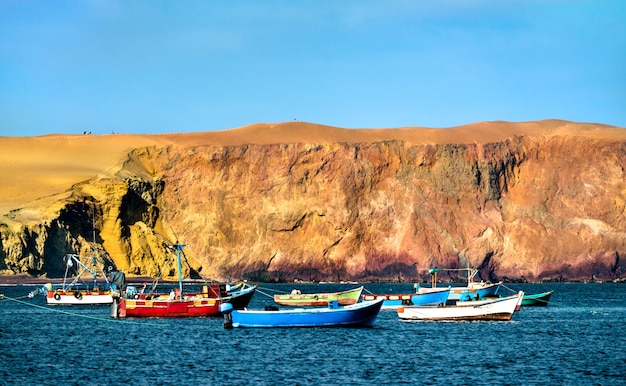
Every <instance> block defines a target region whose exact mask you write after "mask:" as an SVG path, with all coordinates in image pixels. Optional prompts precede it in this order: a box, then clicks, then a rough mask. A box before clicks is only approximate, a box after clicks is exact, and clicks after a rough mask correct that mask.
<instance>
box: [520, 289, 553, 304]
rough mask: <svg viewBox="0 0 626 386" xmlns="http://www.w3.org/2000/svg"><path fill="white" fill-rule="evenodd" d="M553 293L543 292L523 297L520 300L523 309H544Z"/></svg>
mask: <svg viewBox="0 0 626 386" xmlns="http://www.w3.org/2000/svg"><path fill="white" fill-rule="evenodd" d="M552 292H553V291H548V292H543V293H540V294H530V295H524V298H523V299H522V306H523V307H546V306H547V305H548V302H549V301H550V296H552Z"/></svg>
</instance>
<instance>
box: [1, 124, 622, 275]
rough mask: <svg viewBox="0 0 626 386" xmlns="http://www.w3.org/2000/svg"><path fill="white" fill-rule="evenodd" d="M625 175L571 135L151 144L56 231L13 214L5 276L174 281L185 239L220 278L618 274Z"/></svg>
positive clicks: (72, 203)
mask: <svg viewBox="0 0 626 386" xmlns="http://www.w3.org/2000/svg"><path fill="white" fill-rule="evenodd" d="M625 166H626V141H616V140H611V139H603V138H589V137H582V136H580V137H578V136H561V135H554V136H529V135H525V136H524V135H520V136H512V137H511V138H508V139H506V140H503V141H499V142H493V143H473V144H462V143H461V144H412V143H411V142H407V141H403V140H398V139H393V140H388V141H375V142H327V141H319V143H285V144H247V145H233V146H211V145H197V146H196V145H189V144H186V145H177V144H171V145H167V146H149V147H145V148H138V149H136V150H134V151H133V152H132V153H131V154H129V156H128V159H127V160H126V161H125V163H124V164H123V167H122V168H121V169H120V170H119V171H118V172H117V173H116V175H115V176H114V177H112V178H100V179H94V180H91V181H87V182H84V183H81V184H77V185H75V186H74V187H73V189H72V191H71V192H70V193H71V194H69V195H67V196H65V197H63V199H59V200H58V201H56V202H55V204H54V208H56V209H55V210H51V209H50V208H51V207H48V209H46V213H47V215H46V216H39V217H37V216H34V218H40V217H45V218H46V219H45V220H43V221H26V220H25V219H26V218H27V216H26V209H20V210H16V211H14V212H12V213H11V215H10V216H9V218H8V220H7V221H5V224H0V226H2V228H0V235H1V240H0V270H4V271H5V272H11V273H23V272H26V273H29V274H33V275H44V274H47V275H50V276H53V275H58V274H59V273H62V269H63V266H62V264H60V262H59V261H60V260H59V259H58V256H62V255H64V254H65V253H68V251H72V252H87V251H92V250H93V249H94V248H95V249H96V250H97V251H98V254H99V255H101V256H103V257H104V258H105V259H106V260H107V264H111V265H115V266H116V267H118V268H120V269H124V270H125V271H126V272H127V273H129V274H136V275H150V276H155V275H157V274H158V271H159V269H162V270H163V273H164V274H165V275H166V276H167V275H174V274H175V266H174V264H173V263H174V262H173V260H172V259H171V253H170V252H168V250H167V248H166V247H165V246H164V241H166V242H167V241H169V242H172V241H175V240H178V241H181V242H184V243H186V244H189V246H188V247H187V248H186V249H185V252H186V257H187V260H186V261H187V264H185V266H184V270H185V272H186V274H190V273H191V274H193V273H196V272H199V274H200V275H202V276H204V277H208V278H213V279H227V278H229V277H230V278H236V277H247V278H250V279H253V280H294V279H300V280H378V279H381V280H406V281H412V280H428V279H429V275H428V269H429V268H431V267H435V266H437V267H445V268H463V267H466V266H467V265H468V264H469V265H472V266H474V267H478V268H480V272H481V277H482V278H483V279H485V280H500V279H510V280H520V279H521V280H524V279H525V280H529V281H539V280H590V279H599V280H614V279H619V278H622V277H624V275H625V269H624V262H623V259H624V256H625V253H626V220H625V208H626V182H625V181H626V180H625V175H624V168H625ZM92 224H94V225H95V229H96V230H97V231H96V242H95V243H93V242H92V233H91V230H92ZM52 256H56V257H57V258H56V260H53V259H52V258H51V257H52ZM448 275H452V276H453V277H455V276H457V274H455V273H444V274H443V275H440V278H441V279H443V280H446V279H448V278H449V276H448ZM462 275H463V274H462V273H458V276H462Z"/></svg>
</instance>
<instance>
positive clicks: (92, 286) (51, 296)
mask: <svg viewBox="0 0 626 386" xmlns="http://www.w3.org/2000/svg"><path fill="white" fill-rule="evenodd" d="M65 260H66V263H65V274H64V276H63V284H62V285H61V286H60V287H57V288H55V287H54V286H53V285H52V284H50V283H48V284H46V285H45V286H44V287H43V288H41V289H40V290H39V291H33V292H31V293H30V294H29V296H30V297H34V296H35V295H37V293H36V292H41V293H43V294H45V295H46V304H48V305H98V304H111V303H112V302H113V297H112V291H111V287H110V283H109V281H108V279H107V277H106V275H105V274H104V272H103V271H102V270H101V271H100V272H101V273H102V276H103V279H104V282H101V283H100V284H99V283H98V278H97V276H98V270H97V257H96V256H95V255H94V257H93V260H92V268H91V269H90V268H89V267H88V266H86V265H85V264H83V263H82V262H81V261H80V258H79V257H78V256H77V255H74V254H68V255H66V256H65ZM75 267H77V269H78V271H77V273H76V275H75V277H74V279H73V280H72V281H71V282H69V283H68V280H69V279H70V278H71V277H72V274H71V272H72V271H73V270H74V268H75ZM86 273H89V274H90V275H91V277H92V278H93V282H92V283H85V282H84V281H83V275H84V274H86ZM100 285H102V286H103V287H104V288H100Z"/></svg>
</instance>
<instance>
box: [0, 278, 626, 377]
mask: <svg viewBox="0 0 626 386" xmlns="http://www.w3.org/2000/svg"><path fill="white" fill-rule="evenodd" d="M295 287H297V288H299V289H300V290H301V291H302V292H322V291H324V292H328V291H335V290H339V289H341V290H343V289H347V288H352V287H354V285H347V284H346V285H340V284H298V285H294V284H274V285H268V284H262V285H261V286H260V291H262V292H263V293H265V294H267V295H273V294H274V291H279V292H290V291H291V289H293V288H295ZM365 287H366V289H367V291H370V292H372V293H398V292H411V291H413V286H412V285H411V284H365ZM507 287H508V288H510V289H512V290H515V291H517V290H524V291H526V292H527V293H539V292H544V291H547V290H554V291H555V292H554V294H553V296H552V299H551V301H550V305H549V306H548V307H546V308H543V307H541V308H532V307H527V308H522V309H521V311H520V312H517V313H516V314H515V315H513V319H512V320H511V321H509V322H402V321H400V320H399V319H398V316H397V314H396V313H395V312H394V311H381V313H380V315H379V317H378V319H377V320H376V324H375V326H374V327H373V328H314V329H233V330H225V329H224V328H223V319H221V318H190V319H133V320H131V319H126V320H113V319H111V318H110V317H109V315H110V308H109V307H108V306H87V307H59V306H56V307H50V306H46V305H45V299H44V298H43V297H42V296H40V297H36V298H34V299H29V298H27V297H25V296H26V295H27V294H28V292H30V291H31V290H33V289H34V288H36V287H35V286H3V287H0V293H3V294H5V295H6V297H5V300H2V301H0V384H2V385H13V384H16V385H91V384H97V385H121V384H124V385H166V384H179V385H244V384H245V385H248V384H254V385H373V384H391V385H398V384H420V385H493V384H502V385H504V384H509V385H554V384H559V385H616V384H626V284H619V283H603V284H595V283H593V284H592V283H589V284H515V285H514V284H507ZM263 293H260V292H257V293H256V294H255V295H254V297H253V299H252V302H251V304H250V308H262V307H264V306H265V305H269V304H273V301H272V300H271V299H270V298H269V297H267V296H264V295H263ZM510 293H512V292H508V291H506V290H503V292H502V294H505V295H508V294H510ZM7 298H12V299H19V300H20V301H21V302H16V301H12V300H7Z"/></svg>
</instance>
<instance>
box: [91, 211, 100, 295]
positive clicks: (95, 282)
mask: <svg viewBox="0 0 626 386" xmlns="http://www.w3.org/2000/svg"><path fill="white" fill-rule="evenodd" d="M91 211H92V215H91V234H92V236H93V272H92V273H93V288H96V285H97V277H96V276H97V275H96V273H97V272H98V271H97V263H98V259H97V256H96V254H97V249H96V204H95V203H94V204H93V207H92V208H91Z"/></svg>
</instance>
